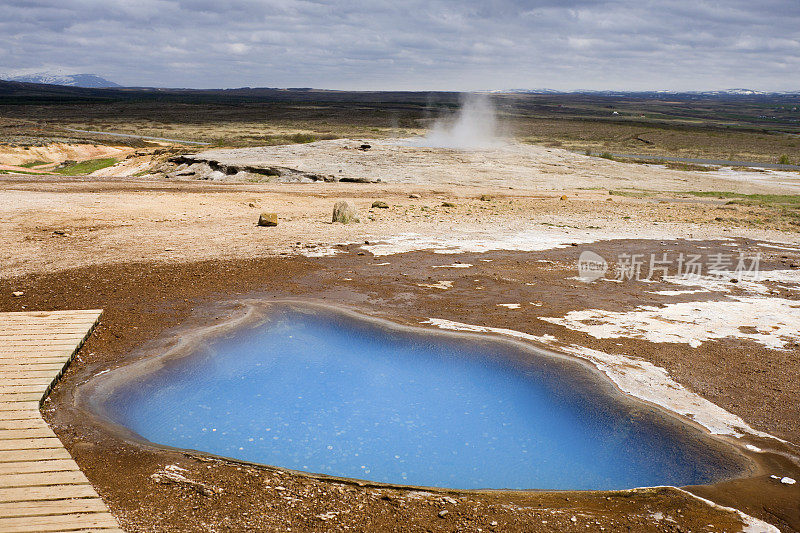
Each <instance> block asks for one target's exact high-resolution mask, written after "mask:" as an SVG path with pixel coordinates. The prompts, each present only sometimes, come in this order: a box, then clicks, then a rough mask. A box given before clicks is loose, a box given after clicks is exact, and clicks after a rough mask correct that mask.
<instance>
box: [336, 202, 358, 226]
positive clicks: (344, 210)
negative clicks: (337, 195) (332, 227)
mask: <svg viewBox="0 0 800 533" xmlns="http://www.w3.org/2000/svg"><path fill="white" fill-rule="evenodd" d="M331 222H341V223H342V224H350V223H351V222H358V213H357V212H356V210H355V208H354V207H353V206H352V205H350V204H349V203H347V202H345V201H344V200H339V201H338V202H336V203H335V204H334V205H333V217H332V219H331Z"/></svg>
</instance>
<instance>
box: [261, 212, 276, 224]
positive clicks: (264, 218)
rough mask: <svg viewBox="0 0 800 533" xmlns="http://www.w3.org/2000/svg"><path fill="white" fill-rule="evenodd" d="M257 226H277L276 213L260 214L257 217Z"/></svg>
mask: <svg viewBox="0 0 800 533" xmlns="http://www.w3.org/2000/svg"><path fill="white" fill-rule="evenodd" d="M258 225H259V226H277V225H278V213H261V215H259V217H258Z"/></svg>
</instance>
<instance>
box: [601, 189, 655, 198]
mask: <svg viewBox="0 0 800 533" xmlns="http://www.w3.org/2000/svg"><path fill="white" fill-rule="evenodd" d="M608 194H610V195H612V196H625V197H626V198H652V197H653V196H656V195H658V194H659V193H657V192H655V191H645V190H632V191H619V190H616V191H615V190H612V191H608ZM662 194H663V193H662Z"/></svg>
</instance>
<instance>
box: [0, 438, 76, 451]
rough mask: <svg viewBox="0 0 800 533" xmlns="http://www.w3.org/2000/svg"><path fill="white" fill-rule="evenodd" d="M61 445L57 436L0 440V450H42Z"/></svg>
mask: <svg viewBox="0 0 800 533" xmlns="http://www.w3.org/2000/svg"><path fill="white" fill-rule="evenodd" d="M62 446H63V445H62V444H61V441H60V440H58V438H57V437H44V438H38V439H5V440H0V451H5V450H26V449H27V450H30V449H36V450H44V449H47V448H61V447H62Z"/></svg>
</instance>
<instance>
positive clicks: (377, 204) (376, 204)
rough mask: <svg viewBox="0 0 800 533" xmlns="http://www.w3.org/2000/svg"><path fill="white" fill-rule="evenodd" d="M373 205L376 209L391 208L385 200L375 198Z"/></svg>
mask: <svg viewBox="0 0 800 533" xmlns="http://www.w3.org/2000/svg"><path fill="white" fill-rule="evenodd" d="M372 207H374V208H376V209H389V204H387V203H386V202H384V201H383V200H375V201H374V202H372Z"/></svg>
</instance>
